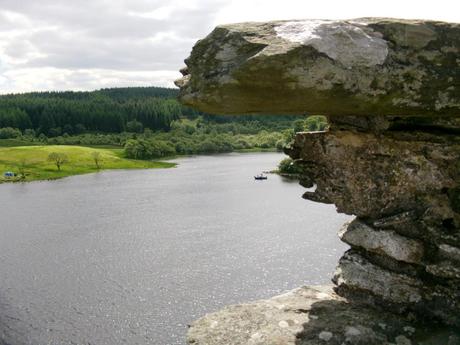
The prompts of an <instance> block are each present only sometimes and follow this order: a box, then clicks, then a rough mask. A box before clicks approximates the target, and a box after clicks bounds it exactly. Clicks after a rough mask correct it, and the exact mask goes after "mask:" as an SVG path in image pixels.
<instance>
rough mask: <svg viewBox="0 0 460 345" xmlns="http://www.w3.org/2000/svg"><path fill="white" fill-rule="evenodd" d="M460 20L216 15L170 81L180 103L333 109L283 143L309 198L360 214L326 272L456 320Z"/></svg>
mask: <svg viewBox="0 0 460 345" xmlns="http://www.w3.org/2000/svg"><path fill="white" fill-rule="evenodd" d="M459 30H460V26H459V25H458V24H449V23H439V22H422V21H401V20H390V19H365V20H353V21H343V22H332V21H285V22H272V23H248V24H235V25H228V26H222V27H218V28H217V29H215V30H214V31H213V32H212V33H211V34H210V35H209V36H208V37H207V38H205V39H204V40H202V41H200V42H198V43H197V45H196V46H195V48H194V49H193V51H192V55H191V57H190V58H189V59H188V60H187V61H186V63H187V64H188V69H187V70H186V71H184V74H185V76H184V78H183V79H181V80H179V81H178V85H179V86H181V100H182V101H183V102H184V103H185V104H188V105H192V106H195V107H197V108H199V109H201V110H204V111H209V112H215V113H224V114H225V113H244V114H248V113H284V114H286V113H319V114H323V115H327V116H328V117H329V121H330V128H329V130H328V131H326V132H314V133H298V134H297V135H296V138H295V142H294V143H293V144H292V146H291V147H290V148H288V149H287V150H286V153H288V154H289V155H290V156H291V157H292V158H293V159H295V160H296V162H297V163H298V164H300V165H302V167H303V171H304V173H303V174H302V176H301V184H302V185H303V186H305V187H307V188H310V187H313V186H316V189H315V190H314V191H308V192H306V193H305V194H304V196H303V197H304V198H306V199H309V200H313V201H317V202H323V203H332V204H335V205H336V206H337V210H338V211H339V212H343V213H347V214H353V215H356V219H355V220H354V221H353V222H352V223H351V224H349V225H348V226H347V227H346V228H345V229H343V230H342V231H341V232H340V237H341V239H342V240H343V241H345V242H346V243H348V244H349V245H350V246H351V249H350V250H349V251H348V252H347V253H345V255H344V256H343V257H342V258H341V260H340V262H339V266H338V268H337V272H336V274H335V276H334V278H333V282H334V283H335V291H336V292H337V293H338V295H340V296H342V297H345V298H347V300H348V301H349V302H350V303H351V304H350V305H351V306H353V308H354V306H356V305H364V306H367V307H380V308H383V310H387V311H391V312H397V313H404V314H410V315H414V316H416V318H417V319H419V320H425V321H426V320H429V321H430V322H431V321H432V320H437V321H440V322H442V323H444V324H447V325H452V326H460V135H459V134H460V55H459V54H460V31H459ZM305 303H307V304H308V303H310V302H308V301H305ZM363 308H364V307H363ZM267 317H268V316H267ZM395 318H397V317H396V316H395ZM308 322H310V321H308ZM239 330H240V331H242V332H245V330H243V328H239ZM192 333H193V331H192ZM325 337H329V335H325ZM392 341H394V340H392ZM197 343H199V344H208V343H207V342H197ZM230 343H231V342H230ZM240 343H241V344H243V343H244V344H246V343H247V344H252V343H251V342H250V341H247V342H238V344H240ZM287 343H288V342H287ZM307 343H308V344H309V342H305V344H307ZM311 343H312V344H313V343H315V342H311ZM369 343H371V342H369ZM209 344H212V342H209ZM255 344H257V342H256V343H255ZM273 344H277V343H276V342H273ZM283 344H284V343H283ZM299 344H302V343H299Z"/></svg>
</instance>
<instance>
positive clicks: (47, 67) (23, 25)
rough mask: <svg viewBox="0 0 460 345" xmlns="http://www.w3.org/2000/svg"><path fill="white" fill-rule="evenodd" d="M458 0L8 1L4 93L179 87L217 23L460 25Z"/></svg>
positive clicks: (0, 14) (0, 20) (1, 10)
mask: <svg viewBox="0 0 460 345" xmlns="http://www.w3.org/2000/svg"><path fill="white" fill-rule="evenodd" d="M459 7H460V6H459V5H457V2H455V1H452V0H438V1H436V2H433V1H426V0H405V1H401V0H387V1H385V3H382V2H380V3H376V2H375V1H369V0H365V1H364V0H347V1H343V0H323V1H314V2H313V1H308V0H283V1H279V0H278V1H274V0H265V1H262V0H230V1H228V0H227V1H225V0H188V1H185V0H169V1H166V0H78V1H74V0H59V1H56V0H41V1H36V0H21V1H18V0H0V93H5V92H13V91H14V92H24V91H31V90H68V89H79V90H88V89H97V88H101V87H114V86H128V85H129V86H134V85H166V86H172V85H173V80H174V79H175V78H177V76H178V72H177V71H178V70H179V69H180V68H181V67H182V65H183V59H184V58H186V57H187V56H188V55H189V53H190V50H191V48H192V46H193V44H194V43H195V41H196V40H197V39H199V38H202V37H204V36H205V35H207V34H208V33H209V32H210V31H211V30H212V29H213V27H214V26H215V25H218V24H224V23H229V22H240V21H263V20H273V19H292V18H331V19H336V18H356V17H363V16H385V17H405V18H425V19H435V20H446V21H453V22H459V21H460V11H459Z"/></svg>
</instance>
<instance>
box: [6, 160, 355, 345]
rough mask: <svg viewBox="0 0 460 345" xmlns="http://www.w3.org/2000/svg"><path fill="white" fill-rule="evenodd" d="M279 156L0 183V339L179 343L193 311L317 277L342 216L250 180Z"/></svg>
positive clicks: (334, 251) (326, 265) (289, 188)
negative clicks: (16, 182)
mask: <svg viewBox="0 0 460 345" xmlns="http://www.w3.org/2000/svg"><path fill="white" fill-rule="evenodd" d="M282 158H283V155H281V154H275V153H265V154H260V153H259V154H228V155H218V156H200V157H192V158H184V159H178V160H177V161H178V162H179V166H178V167H177V168H175V169H166V170H138V171H110V172H102V173H99V174H92V175H84V176H76V177H71V178H66V179H62V180H58V181H50V182H33V183H27V184H9V185H1V186H0V205H1V206H0V339H1V340H3V341H4V342H6V343H7V344H9V345H17V344H28V345H29V344H30V345H42V344H53V345H54V344H56V345H58V344H59V345H64V344H78V345H80V344H92V345H106V344H107V345H118V344H130V345H131V344H155V345H156V344H158V345H162V344H165V345H166V344H184V343H185V340H184V339H185V338H184V336H185V332H186V329H187V324H188V323H190V322H191V321H192V320H194V319H196V318H197V317H199V316H201V315H203V314H204V313H206V312H210V311H214V310H217V309H219V308H220V307H222V306H223V305H226V304H231V303H238V302H243V301H249V300H254V299H260V298H265V297H268V296H271V295H274V294H277V293H279V292H281V291H283V290H286V289H291V288H294V287H297V286H300V285H303V284H321V283H328V282H329V279H330V276H331V274H332V272H333V270H334V267H335V265H336V263H337V260H338V258H339V257H340V255H341V253H342V252H343V251H344V250H345V248H346V247H345V245H343V244H342V243H341V242H339V240H338V239H337V235H336V233H337V229H338V228H339V227H340V225H341V224H342V223H343V222H344V221H346V220H347V219H348V217H346V216H344V215H338V214H336V212H335V209H334V207H333V206H330V205H329V206H328V205H322V204H315V203H312V202H308V201H305V200H303V199H301V194H302V192H303V188H302V187H301V186H299V185H298V184H297V183H295V182H290V181H286V180H284V179H282V178H281V177H279V176H276V175H270V176H269V179H268V180H267V181H254V179H253V177H252V176H253V175H254V174H256V173H259V172H261V171H263V170H270V169H273V168H274V167H275V166H276V164H277V163H278V161H279V160H281V159H282ZM1 340H0V343H1V342H2V341H1Z"/></svg>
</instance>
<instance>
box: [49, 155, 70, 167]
mask: <svg viewBox="0 0 460 345" xmlns="http://www.w3.org/2000/svg"><path fill="white" fill-rule="evenodd" d="M48 161H50V162H53V163H54V164H55V165H56V167H57V169H58V170H59V171H60V170H61V166H62V165H64V164H65V163H67V162H68V161H69V160H68V158H67V155H66V154H65V153H60V152H51V153H50V154H49V155H48Z"/></svg>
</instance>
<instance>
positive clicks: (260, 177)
mask: <svg viewBox="0 0 460 345" xmlns="http://www.w3.org/2000/svg"><path fill="white" fill-rule="evenodd" d="M254 179H255V180H266V179H268V177H267V176H265V175H264V174H260V175H256V176H254Z"/></svg>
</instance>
